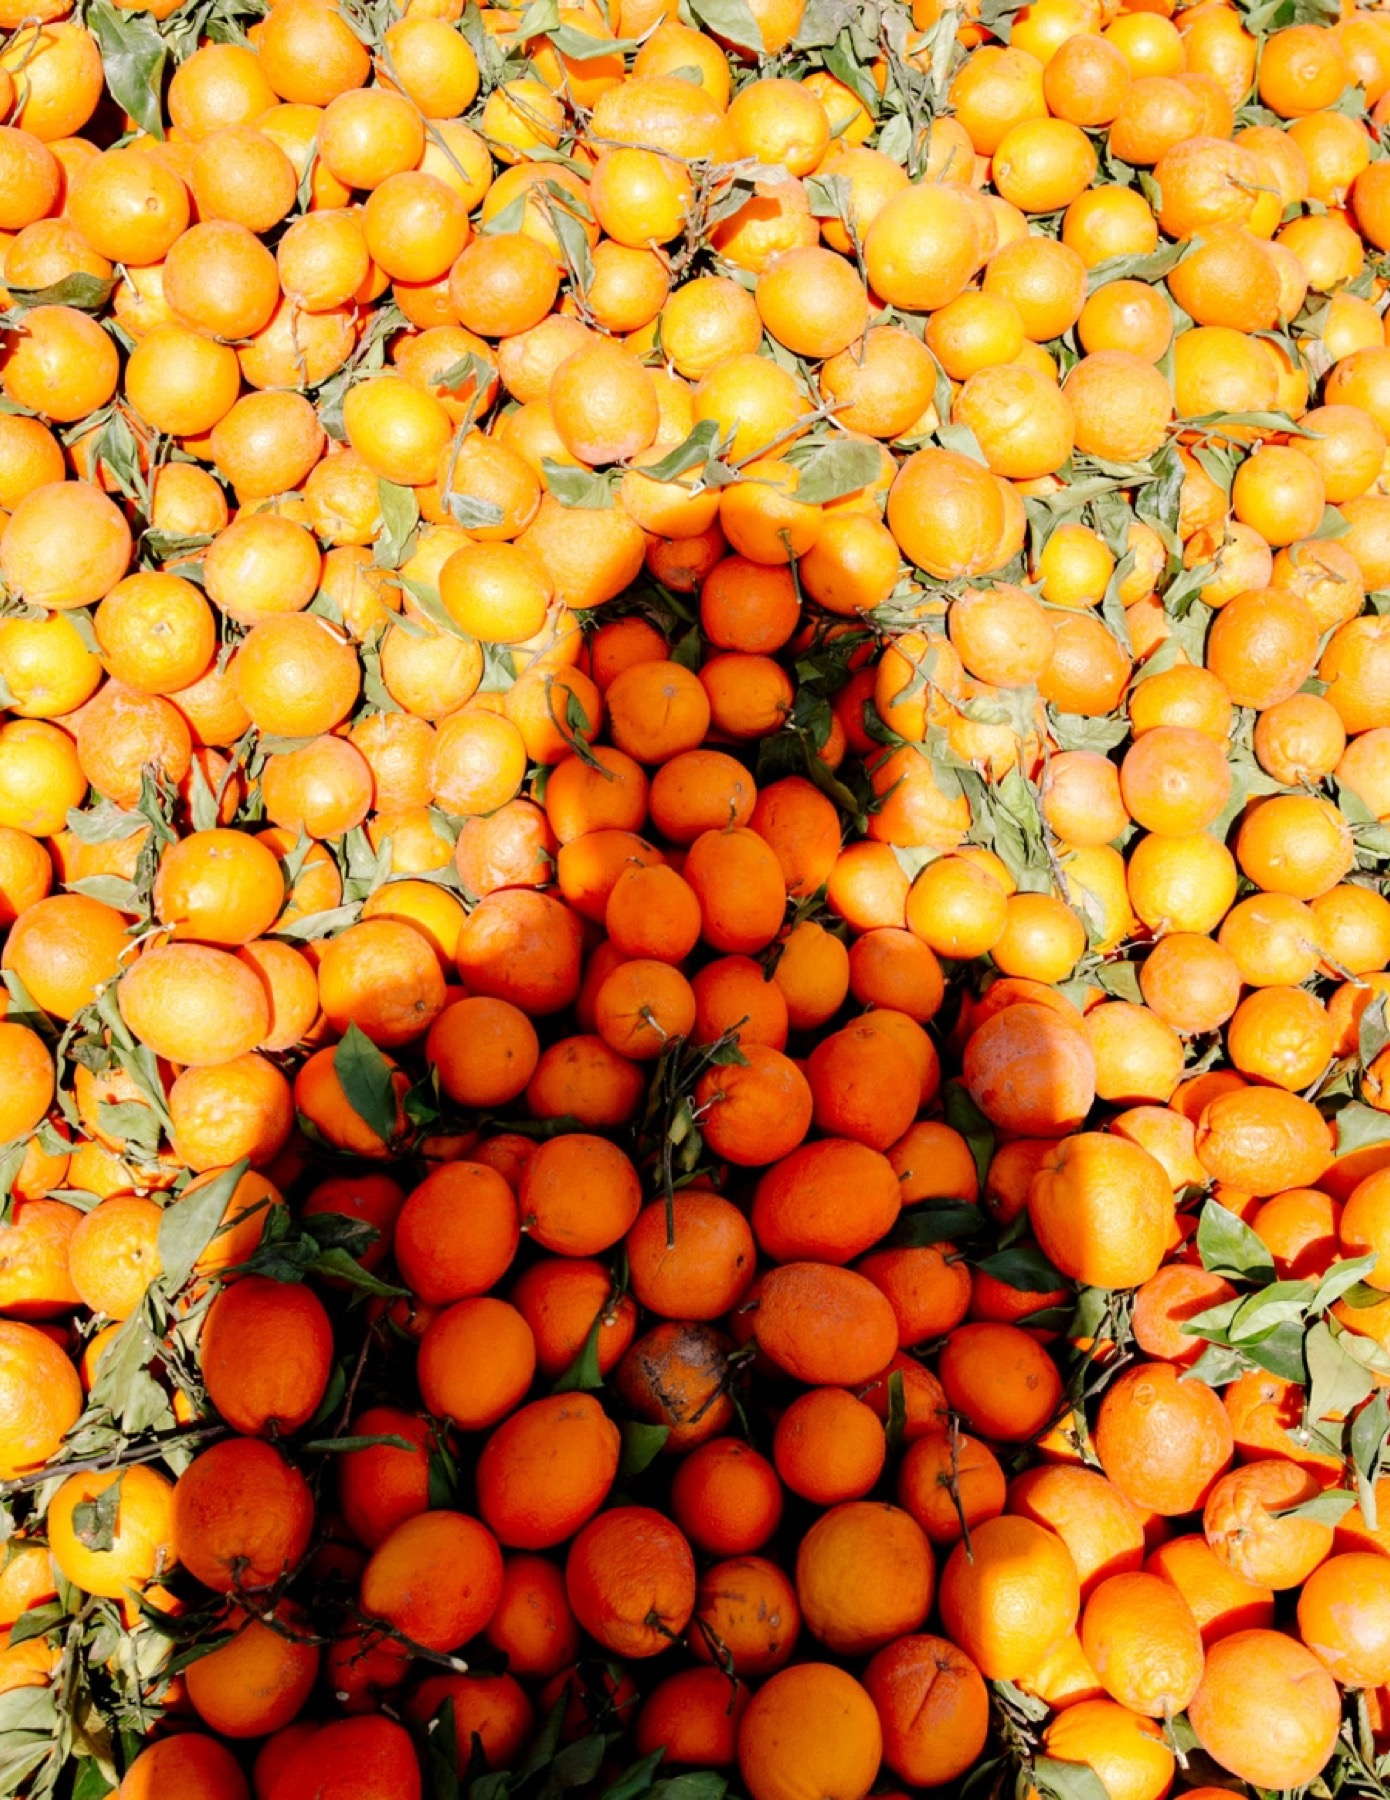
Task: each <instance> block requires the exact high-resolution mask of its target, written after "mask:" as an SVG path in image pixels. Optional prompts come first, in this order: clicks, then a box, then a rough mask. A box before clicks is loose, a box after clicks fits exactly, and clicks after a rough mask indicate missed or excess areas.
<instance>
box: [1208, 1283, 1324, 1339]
mask: <svg viewBox="0 0 1390 1800" xmlns="http://www.w3.org/2000/svg"><path fill="white" fill-rule="evenodd" d="M1312 1292H1313V1287H1312V1283H1311V1282H1308V1281H1273V1282H1271V1283H1270V1284H1269V1285H1268V1286H1267V1287H1262V1288H1257V1289H1256V1290H1255V1292H1254V1293H1253V1294H1247V1295H1245V1296H1244V1298H1243V1299H1240V1300H1238V1301H1237V1302H1236V1309H1235V1311H1234V1313H1232V1315H1231V1320H1230V1324H1229V1325H1228V1326H1227V1335H1228V1337H1229V1340H1230V1342H1231V1343H1232V1344H1237V1345H1239V1344H1253V1343H1256V1342H1258V1340H1259V1339H1260V1338H1264V1337H1268V1336H1269V1335H1270V1333H1271V1332H1273V1331H1275V1330H1277V1329H1278V1327H1279V1326H1280V1325H1302V1324H1303V1323H1304V1321H1305V1320H1306V1319H1307V1316H1308V1302H1309V1300H1310V1299H1311V1298H1312Z"/></svg>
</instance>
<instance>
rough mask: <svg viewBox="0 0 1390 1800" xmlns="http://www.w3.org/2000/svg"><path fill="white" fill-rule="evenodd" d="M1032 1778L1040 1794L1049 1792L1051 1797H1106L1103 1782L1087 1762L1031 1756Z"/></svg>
mask: <svg viewBox="0 0 1390 1800" xmlns="http://www.w3.org/2000/svg"><path fill="white" fill-rule="evenodd" d="M1033 1780H1034V1781H1035V1782H1036V1783H1037V1785H1038V1787H1039V1788H1040V1789H1041V1790H1042V1792H1043V1793H1044V1794H1051V1795H1052V1796H1053V1800H1109V1793H1108V1790H1107V1789H1106V1786H1105V1783H1104V1782H1103V1781H1102V1780H1101V1778H1100V1776H1099V1775H1097V1774H1096V1772H1095V1770H1094V1769H1093V1768H1092V1767H1091V1766H1090V1764H1089V1763H1074V1762H1061V1761H1059V1760H1058V1759H1057V1758H1056V1757H1055V1756H1035V1757H1034V1758H1033Z"/></svg>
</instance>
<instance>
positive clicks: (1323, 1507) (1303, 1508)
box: [1273, 1488, 1356, 1525]
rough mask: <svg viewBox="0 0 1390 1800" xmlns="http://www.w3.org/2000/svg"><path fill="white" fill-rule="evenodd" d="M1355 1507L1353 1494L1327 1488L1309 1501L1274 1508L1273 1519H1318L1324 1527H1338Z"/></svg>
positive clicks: (1341, 1489)
mask: <svg viewBox="0 0 1390 1800" xmlns="http://www.w3.org/2000/svg"><path fill="white" fill-rule="evenodd" d="M1355 1505H1356V1495H1355V1494H1351V1493H1348V1492H1347V1490H1346V1489H1345V1488H1328V1489H1327V1491H1326V1492H1325V1493H1322V1494H1314V1495H1313V1497H1312V1499H1311V1500H1300V1501H1299V1502H1298V1504H1297V1506H1280V1507H1276V1508H1275V1510H1274V1513H1273V1517H1274V1518H1276V1519H1319V1520H1321V1522H1322V1523H1323V1524H1324V1525H1340V1524H1341V1522H1342V1520H1343V1519H1344V1518H1345V1517H1346V1516H1347V1514H1348V1513H1349V1512H1350V1511H1351V1509H1352V1507H1353V1506H1355Z"/></svg>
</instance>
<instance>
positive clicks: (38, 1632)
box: [10, 1600, 68, 1649]
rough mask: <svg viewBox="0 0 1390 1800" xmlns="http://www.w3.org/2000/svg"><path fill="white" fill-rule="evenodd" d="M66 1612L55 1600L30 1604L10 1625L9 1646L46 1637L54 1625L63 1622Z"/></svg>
mask: <svg viewBox="0 0 1390 1800" xmlns="http://www.w3.org/2000/svg"><path fill="white" fill-rule="evenodd" d="M67 1617H68V1614H67V1612H66V1611H65V1610H64V1608H63V1607H62V1606H60V1605H59V1604H58V1602H57V1601H56V1600H53V1601H50V1602H49V1603H48V1605H46V1606H31V1607H29V1608H28V1610H27V1611H26V1612H22V1613H21V1614H20V1615H19V1617H18V1618H17V1619H16V1620H15V1622H14V1624H13V1625H11V1627H10V1648H11V1649H13V1648H14V1646H15V1645H16V1644H24V1643H27V1642H28V1641H29V1639H30V1638H40V1637H46V1636H47V1635H48V1633H49V1632H50V1631H52V1630H53V1629H54V1627H55V1626H58V1625H61V1624H63V1622H64V1621H65V1620H66V1619H67Z"/></svg>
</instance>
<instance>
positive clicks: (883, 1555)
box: [796, 1500, 935, 1656]
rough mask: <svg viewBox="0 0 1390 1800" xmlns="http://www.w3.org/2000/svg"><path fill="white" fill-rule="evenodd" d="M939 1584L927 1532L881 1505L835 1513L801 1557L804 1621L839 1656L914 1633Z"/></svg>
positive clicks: (826, 1516)
mask: <svg viewBox="0 0 1390 1800" xmlns="http://www.w3.org/2000/svg"><path fill="white" fill-rule="evenodd" d="M934 1577H935V1561H934V1558H933V1556H932V1551H931V1546H930V1545H929V1544H928V1542H927V1539H926V1536H925V1534H924V1533H923V1531H922V1528H921V1527H920V1526H919V1525H918V1524H917V1523H916V1521H915V1520H914V1519H913V1518H912V1517H911V1515H910V1514H908V1513H906V1512H903V1511H901V1510H900V1509H899V1508H897V1507H894V1506H885V1505H883V1504H881V1503H879V1502H876V1501H867V1500H859V1501H848V1502H845V1503H844V1504H842V1505H839V1506H832V1507H831V1508H830V1509H829V1510H828V1511H827V1512H825V1513H823V1514H822V1515H821V1517H820V1518H819V1519H817V1520H816V1522H815V1524H814V1525H812V1526H811V1528H810V1530H809V1531H808V1532H807V1533H806V1534H805V1536H804V1537H803V1538H802V1539H801V1543H800V1546H799V1548H798V1550H797V1556H796V1594H797V1602H798V1604H799V1606H800V1608H801V1615H802V1619H803V1622H804V1623H805V1625H806V1628H807V1630H808V1631H810V1632H811V1633H812V1635H813V1636H815V1637H816V1638H818V1639H819V1640H820V1642H822V1643H823V1644H825V1645H826V1647H827V1648H828V1649H830V1650H832V1651H834V1652H835V1653H836V1654H838V1655H846V1656H854V1655H863V1654H865V1653H867V1652H871V1651H873V1650H877V1649H881V1648H882V1647H883V1646H884V1645H885V1644H886V1643H889V1642H890V1641H892V1640H893V1639H895V1638H899V1637H901V1636H902V1635H903V1634H904V1633H906V1632H911V1631H915V1630H916V1629H917V1628H918V1627H919V1626H920V1625H921V1624H922V1622H923V1621H924V1619H925V1618H926V1615H927V1611H928V1608H929V1607H930V1605H931V1599H932V1592H933V1587H934Z"/></svg>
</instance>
